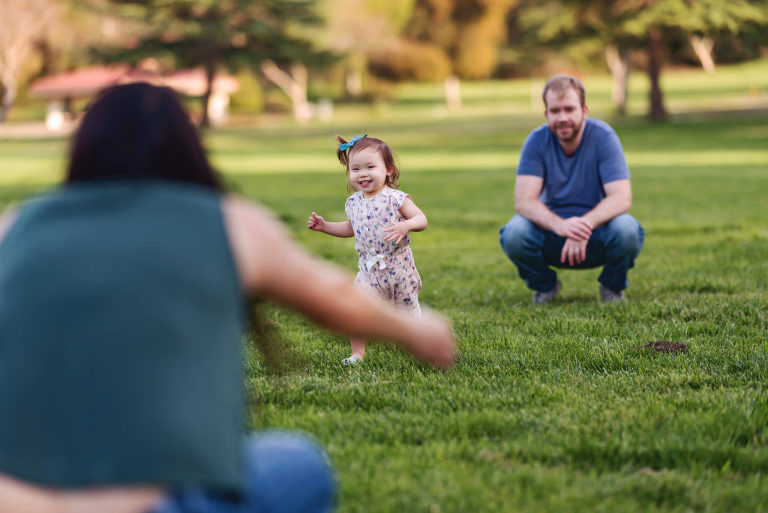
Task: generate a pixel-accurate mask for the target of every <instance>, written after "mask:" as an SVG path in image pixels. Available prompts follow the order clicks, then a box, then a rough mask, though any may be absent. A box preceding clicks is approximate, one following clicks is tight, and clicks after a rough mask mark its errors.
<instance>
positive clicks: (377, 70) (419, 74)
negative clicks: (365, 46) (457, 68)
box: [368, 40, 451, 82]
mask: <svg viewBox="0 0 768 513" xmlns="http://www.w3.org/2000/svg"><path fill="white" fill-rule="evenodd" d="M368 69H369V70H370V72H371V73H372V74H373V75H375V76H377V77H380V78H383V79H386V80H392V81H396V82H401V81H417V82H436V81H439V80H444V79H445V78H446V77H448V75H449V74H450V73H451V63H450V61H449V60H448V56H447V55H445V52H443V50H441V49H440V48H438V47H436V46H434V45H430V44H426V43H419V42H415V41H408V40H398V41H397V42H395V43H393V44H392V45H389V46H387V47H385V48H383V49H382V50H381V51H380V52H378V53H376V54H374V55H372V56H371V57H370V60H369V63H368Z"/></svg>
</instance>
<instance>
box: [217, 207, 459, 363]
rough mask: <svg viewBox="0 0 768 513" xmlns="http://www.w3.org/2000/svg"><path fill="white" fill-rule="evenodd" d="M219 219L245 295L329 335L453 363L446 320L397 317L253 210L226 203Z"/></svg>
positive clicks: (398, 314) (258, 210)
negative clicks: (270, 302)
mask: <svg viewBox="0 0 768 513" xmlns="http://www.w3.org/2000/svg"><path fill="white" fill-rule="evenodd" d="M224 214H225V219H226V225H227V232H228V234H229V238H230V244H231V246H232V248H233V253H234V255H235V261H236V265H237V270H238V273H239V275H240V279H241V281H242V282H243V287H244V288H245V290H246V291H247V292H249V293H250V294H252V295H259V296H264V297H267V298H270V299H274V300H276V301H279V302H281V303H283V304H285V305H287V306H289V307H290V308H293V309H294V310H296V311H298V312H299V313H302V314H304V315H306V316H307V317H309V318H311V319H313V320H314V321H316V322H318V323H319V324H321V325H323V326H325V327H326V328H328V329H330V330H332V331H335V332H338V333H343V334H345V335H348V336H351V337H357V338H373V339H384V340H393V341H395V342H396V343H397V344H398V345H399V346H400V347H402V348H403V349H405V350H406V351H408V352H409V353H411V354H413V355H414V356H416V357H417V358H420V359H422V360H425V361H427V362H429V363H432V364H433V365H436V366H438V367H443V368H446V367H449V366H450V365H451V364H452V363H453V360H454V357H455V354H456V341H455V339H454V336H453V333H452V332H451V329H450V327H449V325H448V323H447V322H446V321H445V320H443V319H441V318H439V317H436V316H433V315H429V314H427V315H424V316H422V317H416V316H412V315H410V314H408V313H405V312H400V311H398V310H396V309H395V308H393V307H391V306H390V305H388V304H386V303H385V302H383V301H381V300H379V299H376V298H374V297H371V296H369V295H367V294H365V293H364V292H362V291H360V290H358V289H357V288H355V287H354V286H353V280H352V277H351V276H349V275H348V274H347V273H345V272H342V271H341V270H340V269H339V268H337V267H336V266H333V265H330V264H328V263H327V262H324V261H322V260H319V259H317V258H314V257H312V256H310V255H309V254H308V253H307V252H306V251H304V250H303V249H302V248H301V247H299V246H298V245H297V244H296V243H295V242H294V241H293V240H292V239H291V238H290V237H289V236H288V235H287V234H286V233H285V231H284V230H283V227H282V226H281V225H280V224H279V223H278V222H277V221H276V220H275V219H274V218H273V216H272V215H270V214H269V213H268V212H266V211H265V210H263V209H262V208H260V207H258V206H256V205H254V204H251V203H249V202H246V201H245V200H240V199H232V198H230V199H228V200H227V201H226V202H225V204H224Z"/></svg>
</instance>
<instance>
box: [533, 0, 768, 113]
mask: <svg viewBox="0 0 768 513" xmlns="http://www.w3.org/2000/svg"><path fill="white" fill-rule="evenodd" d="M523 2H524V3H523V6H522V8H521V10H520V18H519V23H520V24H521V26H522V27H524V30H527V31H528V34H529V36H531V37H532V41H533V43H532V44H533V45H536V46H553V47H555V48H565V47H572V46H573V45H575V44H579V43H582V44H583V43H584V42H588V41H592V42H595V43H598V44H599V46H602V47H603V48H604V49H605V50H606V59H607V64H608V67H609V69H610V70H611V72H612V74H613V75H614V79H615V80H614V99H615V100H616V99H617V98H618V99H622V98H623V101H625V100H626V95H623V97H622V95H621V94H617V88H618V89H621V88H624V89H625V90H626V80H627V76H628V73H629V52H630V51H631V50H634V51H642V52H644V53H645V57H646V64H645V69H646V73H647V74H648V78H649V81H650V86H651V87H650V107H649V113H648V114H649V116H650V118H651V119H654V120H661V119H664V118H665V117H666V115H667V112H666V108H665V107H664V101H663V92H662V89H661V84H660V77H661V72H662V66H663V63H664V61H665V60H666V59H667V58H669V56H670V54H671V50H672V49H673V48H674V47H675V45H676V44H679V41H681V40H683V41H690V42H691V44H694V45H695V42H697V41H698V42H701V41H703V38H712V37H718V39H719V40H721V41H722V40H723V39H725V38H728V39H730V40H731V41H738V40H740V39H741V38H743V37H745V36H746V37H751V35H752V34H753V33H754V32H755V31H756V30H765V29H766V28H768V7H767V6H768V2H766V0H729V1H727V2H724V1H722V0H560V1H554V0H550V1H548V2H543V3H542V2H539V1H536V0H523ZM711 50H712V47H710V51H711ZM699 51H702V50H701V49H698V48H697V52H699ZM699 55H700V58H701V59H702V63H704V61H705V59H706V57H707V56H706V55H704V54H703V53H700V54H699ZM617 107H618V108H619V110H622V105H617Z"/></svg>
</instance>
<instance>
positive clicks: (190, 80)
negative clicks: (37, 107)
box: [29, 64, 238, 100]
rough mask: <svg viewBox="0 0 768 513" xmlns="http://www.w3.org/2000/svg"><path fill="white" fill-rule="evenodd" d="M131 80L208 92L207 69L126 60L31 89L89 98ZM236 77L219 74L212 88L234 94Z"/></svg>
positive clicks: (34, 92)
mask: <svg viewBox="0 0 768 513" xmlns="http://www.w3.org/2000/svg"><path fill="white" fill-rule="evenodd" d="M129 82H152V83H154V84H158V85H166V86H168V87H170V88H171V89H174V90H176V91H178V92H179V93H182V94H186V95H190V96H201V95H203V94H204V93H205V85H206V84H205V82H206V80H205V72H204V71H203V70H201V69H194V70H181V71H176V72H173V73H169V74H167V75H159V74H157V73H154V72H151V71H144V70H140V69H132V68H131V67H130V66H128V65H127V64H118V65H114V66H93V67H90V68H84V69H80V70H76V71H71V72H69V73H62V74H60V75H50V76H47V77H43V78H39V79H37V80H35V81H34V82H32V84H31V86H30V89H29V93H30V95H32V96H37V97H40V98H44V99H46V100H63V99H65V98H87V97H89V96H93V95H94V94H96V93H97V92H99V91H101V90H102V89H104V88H105V87H109V86H112V85H116V84H125V83H129ZM237 88H238V83H237V79H236V78H235V77H232V76H228V75H222V76H218V77H216V78H215V79H214V81H213V91H214V92H221V93H225V94H231V93H233V92H235V91H237Z"/></svg>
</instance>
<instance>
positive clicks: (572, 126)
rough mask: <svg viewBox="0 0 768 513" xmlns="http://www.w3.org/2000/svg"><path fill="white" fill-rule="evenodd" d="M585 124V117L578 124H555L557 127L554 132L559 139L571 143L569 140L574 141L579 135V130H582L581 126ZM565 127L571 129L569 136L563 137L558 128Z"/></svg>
mask: <svg viewBox="0 0 768 513" xmlns="http://www.w3.org/2000/svg"><path fill="white" fill-rule="evenodd" d="M583 126H584V118H582V120H581V122H580V123H579V124H578V125H577V124H575V123H563V124H560V125H557V126H555V129H554V130H553V132H554V134H555V137H557V138H558V140H560V141H563V142H565V143H569V142H573V141H574V140H575V139H576V138H577V137H578V136H579V132H580V131H581V128H582V127H583ZM565 127H567V128H570V129H571V132H570V135H568V136H567V137H561V136H560V134H559V133H558V130H559V129H560V128H565Z"/></svg>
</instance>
